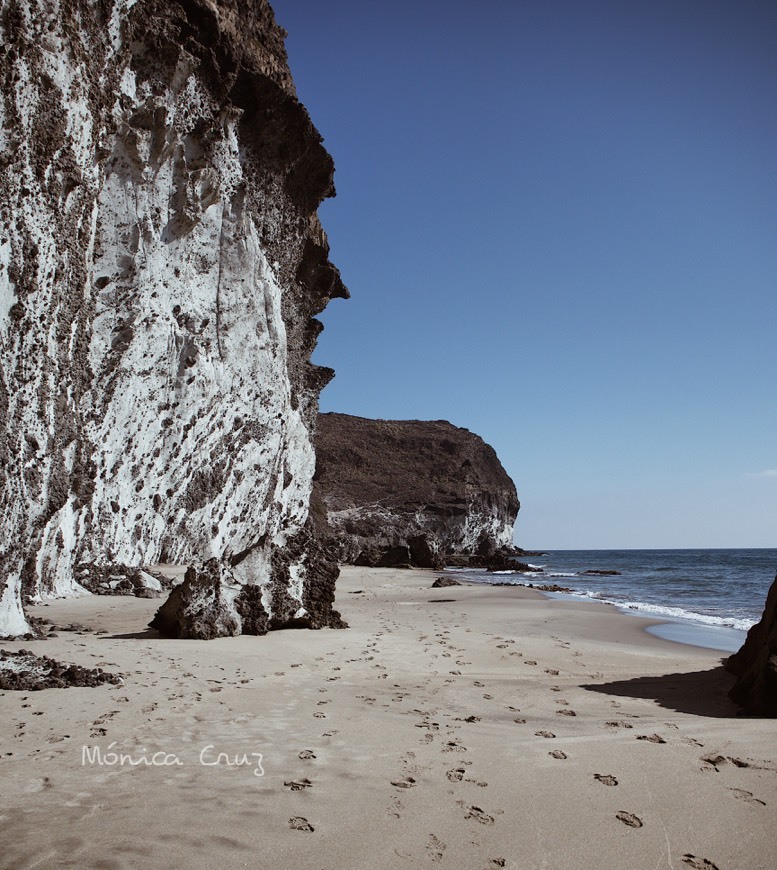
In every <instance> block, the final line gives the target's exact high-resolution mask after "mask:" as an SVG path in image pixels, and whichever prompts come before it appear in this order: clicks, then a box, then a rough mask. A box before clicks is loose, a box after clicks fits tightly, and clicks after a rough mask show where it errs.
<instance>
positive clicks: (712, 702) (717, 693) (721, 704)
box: [580, 659, 740, 719]
mask: <svg viewBox="0 0 777 870" xmlns="http://www.w3.org/2000/svg"><path fill="white" fill-rule="evenodd" d="M722 661H725V659H723V660H722ZM733 685H734V677H733V676H732V675H731V674H730V673H728V671H726V669H725V668H724V667H723V664H722V663H721V664H720V665H719V666H718V667H716V668H713V669H712V670H709V671H692V672H691V673H684V674H661V675H660V676H657V677H635V678H633V679H631V680H615V681H613V682H610V683H598V684H594V683H588V684H585V685H581V686H580V688H581V689H586V690H587V691H589V692H600V693H601V694H604V695H616V696H618V697H621V698H643V699H647V700H653V701H655V702H656V703H657V704H658V705H659V706H661V707H664V708H666V709H667V710H674V711H675V712H677V713H691V714H693V715H694V716H707V717H711V718H720V719H728V718H731V719H733V718H736V717H737V716H739V715H740V711H739V707H738V706H737V705H736V704H735V703H734V702H733V701H732V700H731V699H730V698H729V697H728V692H729V689H730V688H731V687H732V686H733Z"/></svg>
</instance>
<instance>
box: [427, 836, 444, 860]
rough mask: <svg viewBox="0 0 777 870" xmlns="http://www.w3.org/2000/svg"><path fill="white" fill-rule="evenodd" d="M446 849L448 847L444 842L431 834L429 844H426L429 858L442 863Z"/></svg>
mask: <svg viewBox="0 0 777 870" xmlns="http://www.w3.org/2000/svg"><path fill="white" fill-rule="evenodd" d="M445 849H446V846H445V843H443V842H442V840H440V839H439V838H438V837H435V836H434V834H429V842H428V843H427V844H426V851H427V852H428V853H429V857H430V858H431V860H432V861H442V858H443V852H445Z"/></svg>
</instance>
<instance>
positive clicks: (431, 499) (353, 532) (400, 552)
mask: <svg viewBox="0 0 777 870" xmlns="http://www.w3.org/2000/svg"><path fill="white" fill-rule="evenodd" d="M317 431H318V435H317V442H316V454H317V466H316V476H315V486H314V502H313V503H314V513H315V515H316V520H317V522H318V523H319V524H320V526H321V527H322V528H323V529H324V531H322V533H321V534H322V537H328V539H329V541H330V547H331V549H332V551H333V552H334V553H335V554H336V556H337V558H339V559H340V561H343V562H354V563H356V564H370V565H401V564H411V565H418V566H422V567H439V566H440V565H442V564H443V563H449V564H450V563H453V562H457V561H458V560H460V559H461V558H462V557H470V556H473V557H478V558H480V559H482V560H484V561H486V560H487V559H488V558H493V557H494V555H495V554H496V553H497V552H499V551H501V552H502V553H513V552H519V551H516V550H514V548H513V527H514V525H515V519H516V516H517V514H518V510H519V508H520V504H519V502H518V497H517V494H516V491H515V485H514V484H513V482H512V480H511V479H510V478H509V476H508V475H507V472H506V471H505V470H504V468H503V467H502V465H501V463H500V462H499V459H498V458H497V455H496V453H495V452H494V450H493V448H492V447H490V446H489V445H488V444H486V443H485V442H484V441H483V439H482V438H480V437H479V436H477V435H475V434H473V433H472V432H470V431H468V430H467V429H461V428H458V427H456V426H453V425H452V424H451V423H448V422H446V421H444V420H436V421H421V420H368V419H365V418H363V417H352V416H349V415H347V414H321V415H319V418H318V428H317ZM327 524H328V525H327Z"/></svg>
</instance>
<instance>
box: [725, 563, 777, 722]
mask: <svg viewBox="0 0 777 870" xmlns="http://www.w3.org/2000/svg"><path fill="white" fill-rule="evenodd" d="M726 669H727V670H729V671H730V672H731V673H732V674H735V675H736V677H737V681H736V683H735V684H734V687H733V688H732V689H731V692H730V695H731V698H732V699H733V700H734V701H736V702H737V704H739V705H740V706H741V707H742V708H743V710H744V712H745V713H750V714H752V715H755V716H777V576H775V578H774V582H773V583H772V585H771V588H770V589H769V593H768V595H767V596H766V607H765V608H764V612H763V616H762V617H761V621H760V622H759V623H757V624H756V625H754V626H753V627H752V628H751V629H750V631H748V633H747V638H746V639H745V642H744V644H743V645H742V648H741V649H740V650H739V652H737V653H735V654H734V655H733V656H731V658H730V659H729V660H728V662H727V663H726Z"/></svg>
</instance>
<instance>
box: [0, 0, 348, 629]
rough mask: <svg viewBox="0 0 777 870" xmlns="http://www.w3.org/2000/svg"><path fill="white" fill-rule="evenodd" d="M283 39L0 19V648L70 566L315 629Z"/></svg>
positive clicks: (36, 4) (214, 30)
mask: <svg viewBox="0 0 777 870" xmlns="http://www.w3.org/2000/svg"><path fill="white" fill-rule="evenodd" d="M284 36H285V33H284V31H283V30H282V29H281V28H280V27H278V26H277V25H276V23H275V20H274V16H273V12H272V10H271V8H270V6H269V5H268V3H267V2H265V0H165V2H162V0H136V2H133V0H67V2H66V0H45V2H44V0H0V337H1V343H0V489H1V490H2V495H1V496H0V499H1V508H2V510H1V511H0V517H2V520H1V521H0V535H1V536H2V560H1V563H0V569H1V571H2V575H1V576H0V581H1V582H2V589H3V591H2V599H1V601H0V635H19V634H23V633H24V632H26V631H27V630H28V628H29V625H28V621H27V618H26V616H25V613H24V611H23V607H22V602H23V601H25V600H27V601H36V600H39V599H41V598H44V597H46V596H52V595H54V596H61V595H68V594H78V593H80V592H82V591H83V587H82V586H81V585H80V584H79V583H78V580H77V577H78V576H79V572H81V573H82V574H83V573H84V569H85V568H86V569H88V568H89V566H106V565H108V566H109V565H116V566H125V567H137V566H140V565H144V564H151V563H155V562H171V563H183V564H188V563H192V562H195V563H202V562H204V561H206V560H208V559H211V558H213V559H216V560H217V561H218V562H219V563H221V564H223V565H224V566H227V567H228V568H229V570H230V571H232V572H233V574H234V578H235V580H236V581H239V582H241V583H252V584H257V585H258V587H259V590H260V592H259V594H260V597H261V599H262V607H263V608H264V609H265V611H266V612H267V614H268V616H269V619H270V622H271V623H273V619H274V618H275V616H274V614H275V611H274V606H275V605H274V604H273V601H280V600H282V599H283V600H284V605H283V606H284V611H283V612H284V613H287V612H289V613H290V612H292V611H293V612H294V613H297V612H298V611H299V610H300V609H305V608H308V607H311V606H313V607H316V608H318V610H317V611H316V612H315V613H312V614H310V618H311V620H312V621H313V622H315V623H316V624H332V623H336V622H337V618H336V616H333V615H332V614H331V601H332V597H333V594H332V589H331V586H332V584H333V576H332V573H333V572H332V568H331V566H327V565H326V564H324V563H320V560H319V557H318V556H316V554H315V551H314V550H313V549H311V546H310V537H309V534H308V532H307V531H306V521H307V518H308V510H309V498H310V492H311V479H312V475H313V470H314V451H313V446H312V431H313V428H314V421H315V416H316V413H317V403H318V394H319V392H320V389H321V387H322V386H323V385H324V384H325V383H326V382H327V381H328V379H329V378H330V377H331V371H330V370H328V369H322V368H317V367H315V366H313V365H311V363H310V354H311V352H312V350H313V348H314V346H315V343H316V338H317V336H318V334H319V332H320V330H321V324H320V323H319V322H318V321H317V320H315V315H316V314H317V313H319V312H320V311H321V310H323V308H324V307H325V306H326V304H327V302H328V301H329V299H330V298H332V297H335V296H346V295H347V291H346V290H345V288H344V287H343V285H342V282H341V281H340V277H339V274H338V272H337V270H336V269H335V267H334V266H332V265H331V263H330V262H329V260H328V245H327V240H326V236H325V234H324V232H323V230H322V228H321V226H320V224H319V222H318V219H317V217H316V209H317V207H318V205H319V204H320V202H321V201H322V199H323V198H325V197H327V196H331V195H333V194H334V187H333V183H332V177H333V164H332V160H331V158H330V157H329V155H328V154H327V153H326V151H325V150H324V148H323V146H322V144H321V137H320V136H319V134H318V133H317V131H316V130H315V128H314V127H313V125H312V123H311V121H310V118H309V117H308V114H307V112H306V111H305V109H304V107H303V106H302V105H301V104H300V103H299V101H298V99H297V97H296V94H295V91H294V86H293V83H292V80H291V75H290V72H289V69H288V65H287V60H286V53H285V49H284V44H283V40H284ZM316 560H319V561H318V562H317V561H316ZM316 566H318V567H316ZM319 569H320V570H319ZM281 588H283V589H284V590H285V592H284V595H285V596H287V597H288V600H289V601H291V602H293V604H294V606H292V605H288V606H287V604H286V602H285V599H284V598H283V595H281V594H280V592H279V590H280V589H281ZM276 622H277V620H276Z"/></svg>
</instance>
